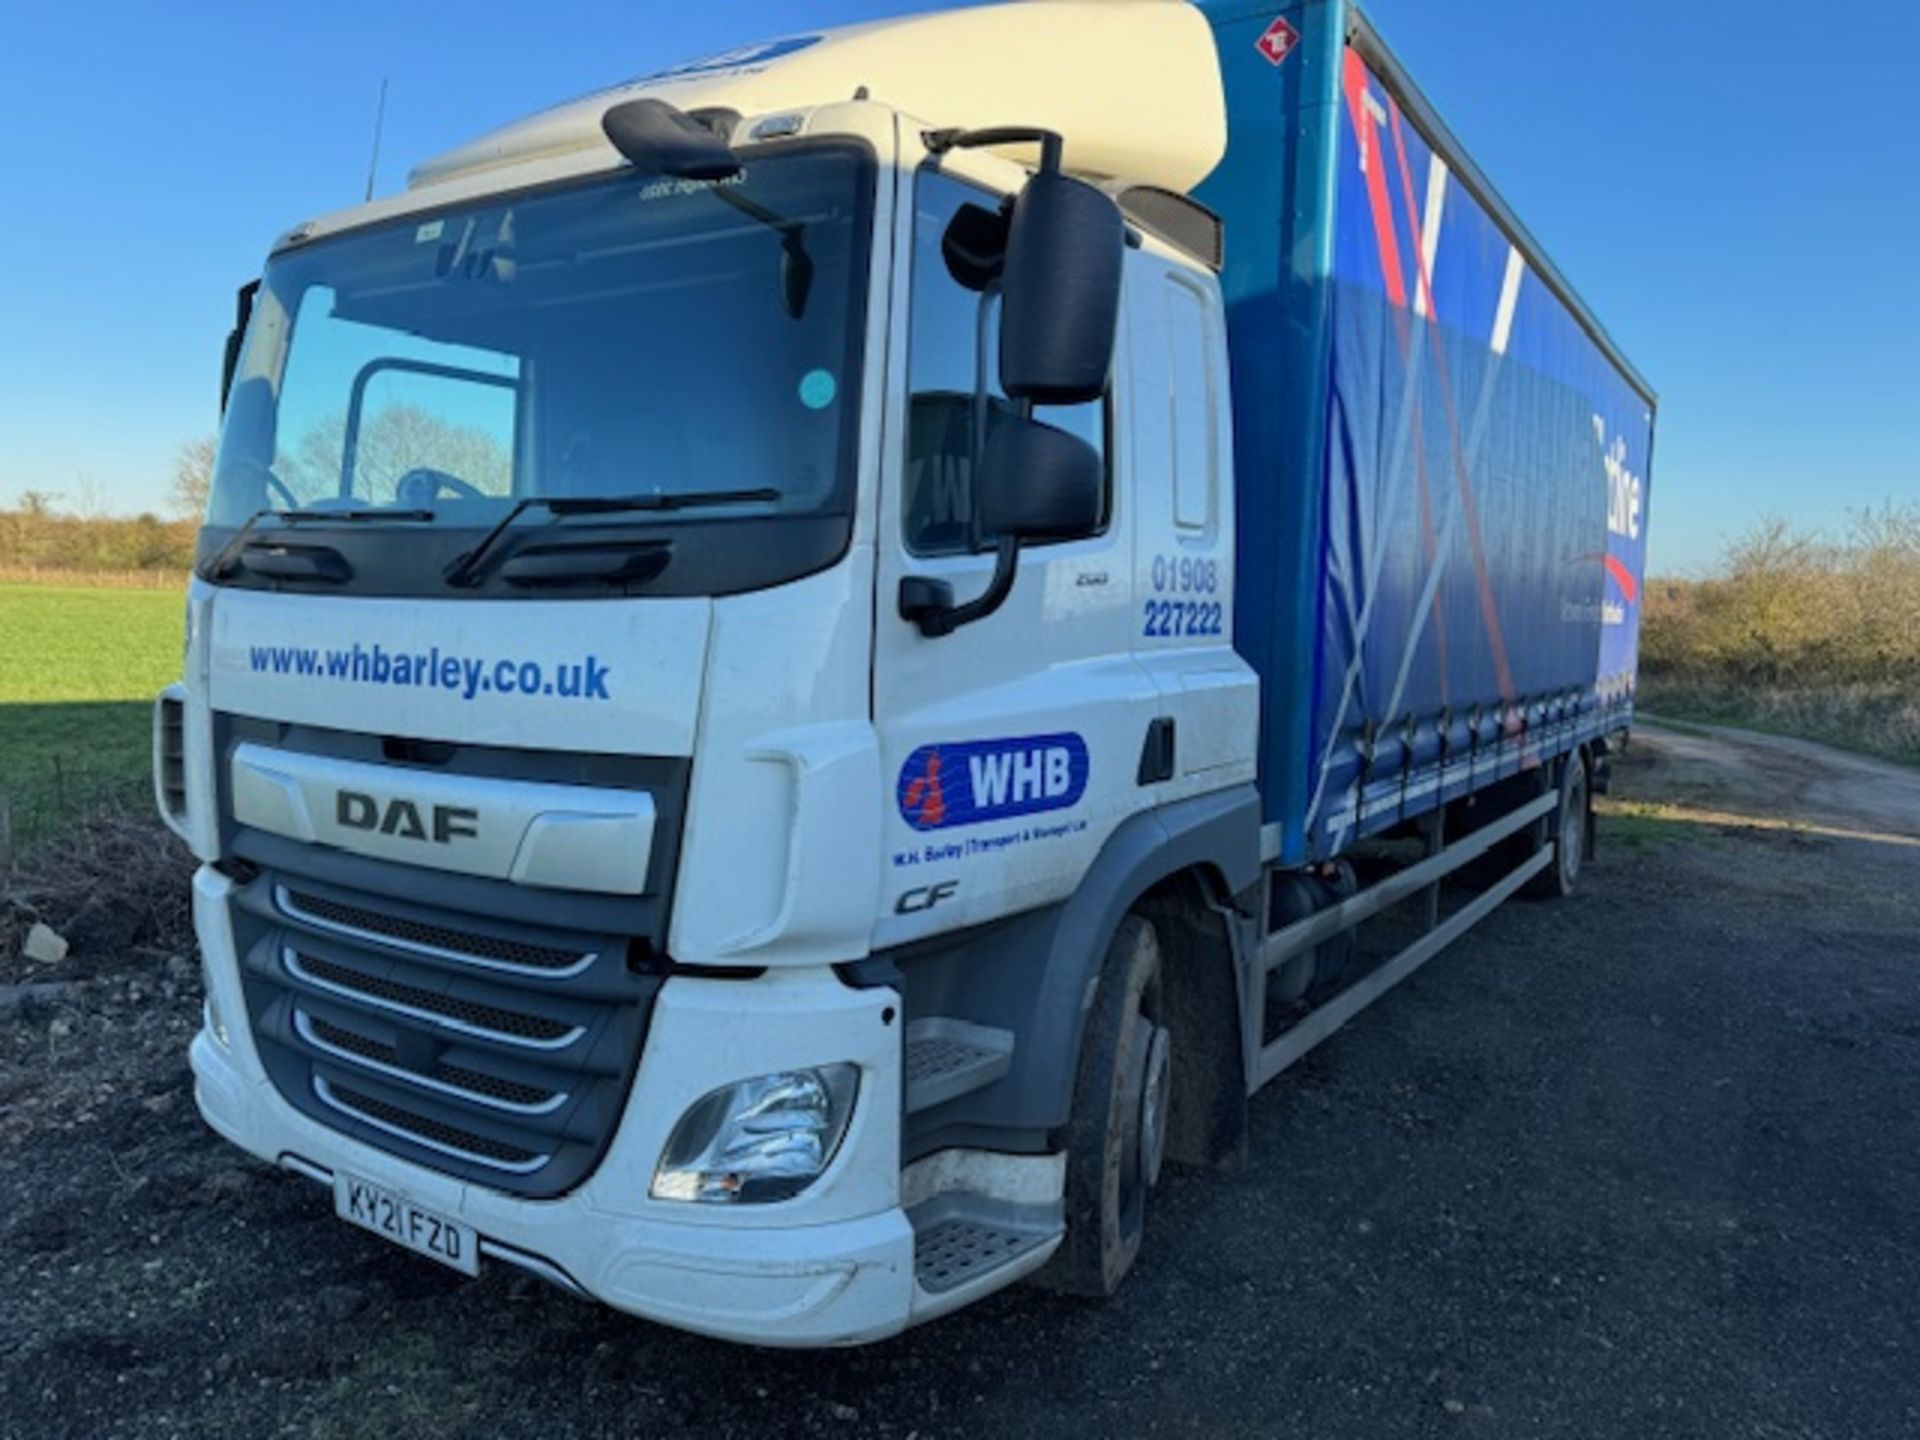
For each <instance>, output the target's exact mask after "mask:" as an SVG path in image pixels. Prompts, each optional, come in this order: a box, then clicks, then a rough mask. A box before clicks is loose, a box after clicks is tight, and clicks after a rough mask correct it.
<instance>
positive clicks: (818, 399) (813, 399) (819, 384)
mask: <svg viewBox="0 0 1920 1440" xmlns="http://www.w3.org/2000/svg"><path fill="white" fill-rule="evenodd" d="M839 393H840V384H839V382H838V381H837V380H835V379H834V378H833V373H832V372H831V371H829V370H809V371H808V372H807V373H806V374H805V375H803V376H801V377H800V403H801V404H802V405H804V406H806V407H807V409H809V410H824V409H826V408H827V407H828V406H829V405H831V404H833V401H834V397H835V396H836V395H838V394H839Z"/></svg>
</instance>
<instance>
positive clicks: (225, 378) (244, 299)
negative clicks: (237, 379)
mask: <svg viewBox="0 0 1920 1440" xmlns="http://www.w3.org/2000/svg"><path fill="white" fill-rule="evenodd" d="M259 293H260V282H259V281H258V280H249V281H248V282H247V283H246V284H244V285H242V286H241V287H240V291H239V293H238V294H237V295H235V296H234V297H233V329H231V330H229V331H228V332H227V348H226V352H225V353H224V354H223V355H222V356H221V359H220V413H221V414H222V415H224V414H226V413H227V396H229V395H231V394H232V393H233V377H234V374H235V372H237V371H238V370H239V368H240V347H241V346H242V345H244V344H245V343H246V339H247V322H248V321H249V320H251V319H252V318H253V302H254V297H255V296H257V295H259Z"/></svg>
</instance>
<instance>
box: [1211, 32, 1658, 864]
mask: <svg viewBox="0 0 1920 1440" xmlns="http://www.w3.org/2000/svg"><path fill="white" fill-rule="evenodd" d="M1200 8H1201V9H1202V10H1203V11H1204V12H1205V13H1206V14H1207V16H1208V18H1209V19H1210V21H1211V22H1212V23H1213V25H1214V29H1215V34H1216V38H1217V41H1218V44H1219V48H1220V57H1221V68H1222V73H1223V76H1224V78H1225V82H1226V89H1227V97H1228V134H1229V140H1228V151H1227V155H1226V158H1225V160H1224V161H1223V162H1222V164H1221V166H1220V167H1219V169H1217V170H1216V171H1215V172H1214V173H1213V175H1211V176H1209V177H1208V179H1207V181H1206V182H1205V184H1203V185H1202V186H1201V187H1199V189H1198V190H1197V191H1196V197H1197V198H1198V199H1200V200H1201V201H1202V202H1203V203H1205V204H1207V205H1209V206H1210V207H1211V208H1213V209H1214V210H1215V211H1217V212H1218V213H1219V214H1220V215H1221V216H1222V217H1223V218H1224V220H1225V222H1226V233H1227V263H1226V268H1225V270H1224V271H1223V273H1222V277H1221V278H1222V285H1223V288H1224V290H1225V294H1226V300H1227V307H1228V343H1229V349H1230V352H1231V361H1232V365H1233V388H1234V420H1235V470H1236V486H1237V505H1238V522H1239V555H1238V575H1239V581H1238V585H1239V590H1238V594H1237V595H1236V605H1235V616H1236V619H1235V624H1236V633H1235V637H1234V638H1235V644H1236V646H1237V647H1238V649H1239V650H1240V652H1241V653H1242V654H1243V655H1244V656H1245V657H1246V658H1247V660H1248V661H1249V663H1251V664H1252V665H1253V666H1254V668H1255V669H1256V670H1257V671H1258V672H1259V673H1260V676H1261V680H1262V716H1261V753H1260V774H1261V788H1262V793H1263V801H1264V809H1265V818H1266V820H1267V821H1268V822H1270V823H1274V824H1277V825H1278V826H1279V827H1280V836H1281V844H1280V858H1281V861H1282V863H1285V864H1294V865H1298V864H1303V863H1307V862H1310V861H1313V860H1317V859H1323V858H1326V857H1328V856H1331V855H1334V854H1337V853H1338V852H1339V851H1340V850H1341V849H1343V848H1344V847H1345V846H1346V845H1348V844H1350V843H1351V842H1352V841H1353V840H1354V839H1356V838H1358V837H1360V836H1363V835H1367V834H1372V833H1377V832H1379V831H1382V830H1385V829H1389V828H1391V827H1393V826H1394V825H1397V824H1399V823H1401V822H1402V821H1404V820H1407V819H1411V818H1414V817H1416V816H1418V815H1420V814H1423V813H1425V812H1427V811H1430V810H1432V809H1433V808H1435V807H1436V806H1437V805H1439V804H1441V803H1443V802H1444V801H1446V800H1449V799H1453V798H1455V797H1457V796H1459V795H1462V794H1465V793H1467V792H1468V791H1470V790H1473V789H1477V788H1480V787H1482V786H1485V785H1487V784H1491V783H1494V782H1495V781H1497V780H1499V779H1504V778H1506V777H1508V776H1511V775H1513V774H1515V773H1517V772H1518V771H1520V770H1521V769H1524V768H1527V767H1532V766H1538V765H1540V764H1541V763H1543V762H1545V761H1547V760H1550V759H1552V758H1553V757H1554V756H1556V755H1558V754H1561V753H1564V752H1565V751H1566V750H1568V749H1570V748H1572V747H1573V746H1574V745H1576V744H1579V743H1582V742H1583V741H1586V740H1590V739H1592V738H1594V737H1596V736H1598V735H1601V734H1605V733H1610V732H1613V731H1617V730H1620V729H1623V728H1625V726H1626V725H1627V724H1628V723H1629V721H1630V720H1631V716H1632V700H1633V686H1634V673H1635V663H1636V655H1637V640H1638V625H1639V598H1640V589H1641V580H1642V577H1643V573H1644V567H1645V554H1646V550H1645V546H1646V523H1647V488H1646V487H1647V477H1648V469H1649V462H1650V451H1651V447H1652V439H1653V410H1654V402H1653V397H1652V395H1651V393H1650V392H1649V391H1648V390H1647V388H1646V386H1645V384H1644V382H1642V381H1640V380H1639V378H1638V377H1637V375H1635V374H1634V373H1633V372H1632V371H1631V370H1630V369H1629V368H1628V367H1627V366H1626V365H1625V363H1624V361H1622V360H1621V359H1620V357H1619V354H1618V352H1617V350H1615V349H1614V348H1613V347H1612V345H1611V342H1608V341H1606V340H1605V339H1604V331H1602V330H1600V329H1599V327H1598V325H1597V322H1595V321H1594V320H1593V319H1592V317H1591V315H1589V314H1588V313H1587V312H1586V311H1585V310H1584V308H1583V307H1580V306H1579V303H1578V301H1577V299H1576V298H1574V297H1573V296H1572V294H1571V292H1570V290H1569V289H1568V288H1567V287H1566V285H1565V282H1564V281H1563V280H1561V278H1560V276H1559V274H1558V272H1557V271H1556V270H1555V269H1554V268H1553V267H1552V265H1551V262H1550V261H1548V260H1547V259H1546V257H1545V256H1544V255H1542V254H1540V252H1539V251H1538V248H1537V246H1535V245H1534V243H1533V242H1532V240H1531V238H1530V237H1529V236H1527V234H1526V232H1525V230H1524V229H1523V228H1521V227H1519V226H1518V224H1517V222H1514V221H1513V220H1512V219H1511V217H1510V216H1508V215H1507V214H1506V212H1505V211H1504V207H1501V206H1500V205H1499V203H1498V201H1497V199H1495V198H1493V197H1492V195H1491V191H1490V189H1489V188H1488V187H1487V186H1486V185H1485V182H1484V181H1483V180H1482V179H1481V178H1480V176H1479V174H1478V171H1477V169H1475V168H1474V167H1473V166H1472V164H1471V162H1470V161H1468V160H1467V159H1466V157H1464V156H1462V155H1460V154H1459V153H1458V152H1457V151H1456V150H1455V149H1454V148H1453V143H1452V141H1451V138H1450V137H1449V136H1447V135H1446V132H1445V131H1444V129H1443V128H1442V127H1440V125H1439V123H1438V121H1437V119H1435V118H1433V117H1432V115H1431V112H1430V110H1429V109H1428V108H1427V107H1426V105H1425V102H1424V101H1423V100H1421V99H1420V98H1419V97H1418V95H1417V92H1414V91H1412V89H1411V86H1410V84H1409V83H1408V82H1407V81H1406V79H1405V77H1404V75H1402V74H1400V73H1399V72H1398V69H1397V66H1394V65H1392V62H1391V59H1390V57H1387V56H1385V55H1384V52H1383V51H1381V50H1379V48H1378V47H1377V44H1375V43H1374V42H1373V41H1372V38H1371V32H1370V31H1365V30H1364V27H1363V26H1362V24H1361V22H1359V21H1358V19H1357V17H1355V16H1354V15H1353V13H1352V12H1351V10H1350V9H1349V7H1348V6H1347V5H1345V4H1344V3H1342V0H1305V3H1296V4H1294V5H1291V6H1288V7H1286V8H1284V9H1278V10H1277V9H1275V8H1273V6H1272V4H1271V0H1268V3H1266V4H1247V3H1245V0H1203V3H1202V4H1201V7H1200ZM1276 20H1281V21H1284V23H1285V24H1286V25H1287V26H1289V27H1291V28H1292V30H1293V31H1294V32H1295V34H1296V35H1297V37H1298V39H1297V43H1292V44H1291V47H1290V49H1288V47H1287V46H1285V45H1282V46H1280V47H1275V46H1273V45H1272V44H1271V43H1269V44H1266V45H1263V44H1262V43H1261V40H1262V37H1263V36H1266V35H1268V32H1269V27H1271V26H1273V25H1274V23H1275V22H1276ZM1363 34H1364V35H1365V37H1366V39H1367V42H1368V44H1367V46H1366V48H1365V49H1364V50H1363V48H1362V46H1361V45H1359V44H1357V43H1350V42H1351V41H1352V40H1353V37H1355V36H1357V35H1363ZM1276 48H1279V49H1288V53H1287V54H1286V56H1285V58H1284V59H1283V60H1280V61H1279V62H1278V63H1276V62H1275V60H1274V59H1273V52H1274V50H1275V49H1276Z"/></svg>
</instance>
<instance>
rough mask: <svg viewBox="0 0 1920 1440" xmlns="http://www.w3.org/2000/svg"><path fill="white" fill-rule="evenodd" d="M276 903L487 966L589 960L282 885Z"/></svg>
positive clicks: (565, 965) (559, 966)
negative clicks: (352, 903)
mask: <svg viewBox="0 0 1920 1440" xmlns="http://www.w3.org/2000/svg"><path fill="white" fill-rule="evenodd" d="M279 902H280V908H281V909H282V910H283V911H285V912H286V913H287V914H289V915H292V916H294V917H296V918H298V919H302V920H315V921H319V922H320V923H321V924H322V925H324V926H327V927H329V928H331V929H334V930H339V931H345V932H348V933H350V934H357V935H362V936H366V937H368V938H371V939H377V940H389V941H395V942H397V943H399V944H401V945H403V946H406V947H409V948H413V949H421V950H429V951H433V952H435V953H437V954H442V955H447V956H451V957H454V958H457V959H461V960H471V961H476V962H479V963H482V964H487V965H499V966H505V967H509V968H512V969H516V970H535V971H548V972H560V971H569V972H571V971H577V970H581V969H584V968H585V967H586V966H587V965H589V964H591V963H592V962H593V956H592V955H590V954H588V955H582V954H580V953H579V952H578V951H574V950H561V949H556V948H554V947H552V946H547V945H533V944H529V943H528V942H527V941H524V940H514V939H504V938H501V937H497V936H491V935H475V934H473V933H471V932H470V931H462V930H454V929H450V928H448V927H447V926H444V925H434V924H431V923H429V922H427V921H424V920H417V919H413V918H410V917H408V916H405V915H393V914H382V913H381V912H380V911H378V910H370V909H368V908H367V907H366V906H364V905H349V904H346V903H343V902H342V901H339V900H330V899H328V898H327V897H326V896H324V895H316V894H313V893H312V892H311V891H305V890H287V889H283V890H281V892H280V895H279Z"/></svg>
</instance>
